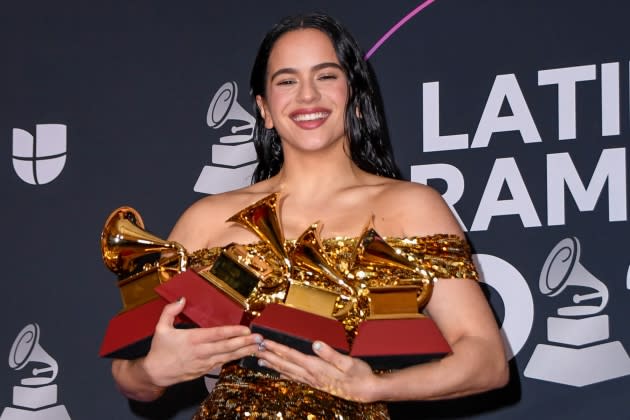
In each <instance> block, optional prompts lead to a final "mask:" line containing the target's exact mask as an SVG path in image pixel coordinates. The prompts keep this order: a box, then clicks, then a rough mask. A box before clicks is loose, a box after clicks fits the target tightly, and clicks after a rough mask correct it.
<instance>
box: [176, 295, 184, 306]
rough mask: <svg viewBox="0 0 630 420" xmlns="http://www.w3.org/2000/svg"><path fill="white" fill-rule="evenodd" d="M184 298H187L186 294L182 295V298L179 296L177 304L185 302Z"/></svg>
mask: <svg viewBox="0 0 630 420" xmlns="http://www.w3.org/2000/svg"><path fill="white" fill-rule="evenodd" d="M184 300H185V298H184V296H180V298H179V299H177V304H178V305H181V304H183V303H184Z"/></svg>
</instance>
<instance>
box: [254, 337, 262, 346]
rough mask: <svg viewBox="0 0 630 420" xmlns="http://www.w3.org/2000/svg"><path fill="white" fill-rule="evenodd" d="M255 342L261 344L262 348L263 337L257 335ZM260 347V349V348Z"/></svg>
mask: <svg viewBox="0 0 630 420" xmlns="http://www.w3.org/2000/svg"><path fill="white" fill-rule="evenodd" d="M254 342H255V343H256V344H260V346H262V342H263V338H262V337H261V336H259V335H257V336H255V337H254ZM260 346H258V347H259V348H260Z"/></svg>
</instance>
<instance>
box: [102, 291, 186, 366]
mask: <svg viewBox="0 0 630 420" xmlns="http://www.w3.org/2000/svg"><path fill="white" fill-rule="evenodd" d="M165 305H166V302H165V301H164V300H163V299H160V298H159V297H158V298H155V299H153V300H150V301H148V302H147V303H145V304H143V305H141V306H138V307H136V308H133V309H130V310H127V311H124V312H121V313H120V314H118V315H116V316H115V317H114V318H112V319H111V320H110V321H109V325H108V326H107V330H106V331H105V337H104V338H103V342H102V344H101V348H100V350H99V356H101V357H110V358H116V359H136V358H138V357H141V356H144V355H146V354H147V353H148V352H149V348H150V347H151V339H152V338H153V333H154V332H155V325H156V324H157V322H158V320H159V319H160V315H161V314H162V309H163V308H164V306H165ZM175 326H176V327H179V328H186V327H191V326H193V324H192V322H191V321H190V320H189V319H187V318H186V317H185V316H178V317H177V318H176V319H175Z"/></svg>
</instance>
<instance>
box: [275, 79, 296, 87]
mask: <svg viewBox="0 0 630 420" xmlns="http://www.w3.org/2000/svg"><path fill="white" fill-rule="evenodd" d="M294 83H295V80H292V79H284V80H279V81H278V86H287V85H292V84H294Z"/></svg>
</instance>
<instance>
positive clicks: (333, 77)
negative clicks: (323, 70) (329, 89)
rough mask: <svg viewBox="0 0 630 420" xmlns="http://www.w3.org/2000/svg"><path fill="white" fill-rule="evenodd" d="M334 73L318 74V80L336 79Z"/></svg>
mask: <svg viewBox="0 0 630 420" xmlns="http://www.w3.org/2000/svg"><path fill="white" fill-rule="evenodd" d="M336 79H337V75H336V74H322V75H320V76H319V80H336Z"/></svg>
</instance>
